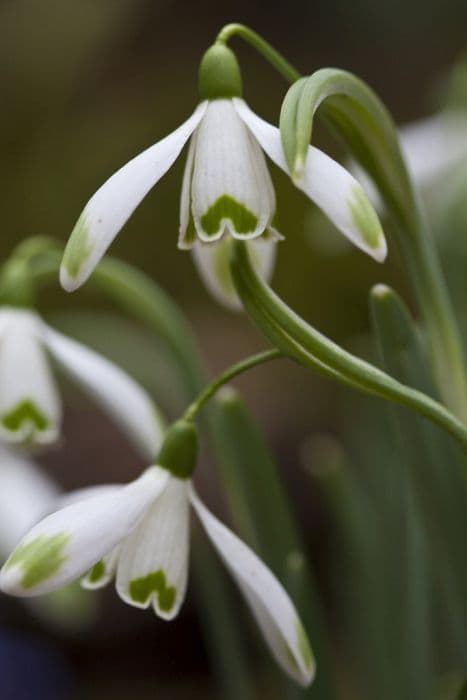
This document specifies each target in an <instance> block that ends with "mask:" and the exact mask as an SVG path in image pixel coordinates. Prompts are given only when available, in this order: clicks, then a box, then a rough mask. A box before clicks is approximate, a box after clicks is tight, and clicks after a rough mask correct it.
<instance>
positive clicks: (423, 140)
mask: <svg viewBox="0 0 467 700" xmlns="http://www.w3.org/2000/svg"><path fill="white" fill-rule="evenodd" d="M398 135H399V142H400V146H401V149H402V154H403V156H404V160H405V164H406V166H407V170H408V171H409V174H410V176H411V178H412V181H413V182H414V184H415V185H416V187H418V188H419V189H420V190H422V191H423V190H429V189H430V188H431V187H433V186H435V185H436V184H438V183H440V181H441V180H442V179H443V178H445V177H446V176H449V175H450V174H451V173H452V172H453V171H454V170H455V169H456V168H457V166H459V165H460V164H461V163H462V162H465V160H466V159H467V117H466V115H465V114H464V113H463V112H460V111H453V110H445V111H443V112H439V113H438V114H434V115H433V116H430V117H425V118H423V119H418V120H416V121H414V122H409V123H408V124H405V125H403V126H401V127H399V129H398ZM350 169H351V170H352V172H353V173H354V175H355V177H356V178H357V179H358V181H359V182H360V183H361V185H362V187H363V188H364V190H365V192H366V194H367V196H368V198H369V199H370V200H371V202H372V203H373V205H374V207H375V208H376V209H377V211H380V212H381V211H382V210H383V209H384V206H383V202H382V200H381V197H380V195H379V192H378V189H377V188H376V186H375V184H374V183H373V180H372V179H371V177H370V176H369V175H368V174H367V173H366V171H365V170H364V169H363V168H362V167H361V166H360V165H359V164H358V163H354V162H353V163H351V165H350Z"/></svg>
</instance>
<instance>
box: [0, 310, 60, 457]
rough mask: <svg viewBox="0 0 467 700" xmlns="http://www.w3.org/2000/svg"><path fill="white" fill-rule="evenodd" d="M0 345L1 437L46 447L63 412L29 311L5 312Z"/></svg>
mask: <svg viewBox="0 0 467 700" xmlns="http://www.w3.org/2000/svg"><path fill="white" fill-rule="evenodd" d="M4 314H8V316H5V318H7V319H8V320H7V323H6V325H5V328H4V330H3V333H2V338H1V342H0V437H1V438H2V439H4V440H5V441H7V442H15V443H16V442H24V443H36V444H42V443H49V442H52V441H54V440H55V439H56V438H57V436H58V433H59V429H60V424H61V418H62V409H61V404H60V399H59V396H58V393H57V390H56V387H55V383H54V381H53V378H52V375H51V372H50V368H49V363H48V360H47V357H46V355H45V352H44V350H43V347H42V341H43V339H42V324H41V320H40V319H39V317H38V316H36V314H34V313H33V312H31V311H23V310H19V309H11V310H9V311H8V312H6V311H4Z"/></svg>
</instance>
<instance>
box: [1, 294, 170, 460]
mask: <svg viewBox="0 0 467 700" xmlns="http://www.w3.org/2000/svg"><path fill="white" fill-rule="evenodd" d="M48 355H50V356H51V357H52V359H53V360H55V361H56V363H57V364H58V365H59V366H60V367H61V368H62V369H63V371H64V372H65V373H66V374H67V375H68V376H69V377H70V378H71V379H72V380H74V381H75V382H76V383H77V384H78V385H79V386H80V387H82V388H83V389H84V390H85V391H86V392H87V393H88V394H90V395H91V397H92V398H93V399H94V400H95V402H96V403H97V404H98V405H99V406H101V407H102V408H103V409H104V410H105V411H106V412H107V413H108V414H109V415H110V416H111V417H112V418H113V419H114V421H115V422H116V423H117V424H118V426H119V427H120V428H121V429H122V430H123V431H124V432H125V433H126V434H127V435H128V436H129V437H130V438H131V439H132V440H133V442H134V444H135V445H136V447H137V448H139V449H140V450H141V452H142V454H143V455H144V456H145V457H146V458H150V457H153V456H154V455H155V454H157V450H158V448H159V447H160V437H161V435H162V431H163V421H162V418H161V417H160V415H159V414H158V412H157V410H156V408H155V407H154V404H153V403H152V401H151V399H150V398H149V396H148V395H147V394H146V392H145V391H144V390H143V389H142V388H141V387H140V386H139V385H138V384H137V383H136V382H135V381H134V380H133V379H131V378H130V377H129V376H128V375H126V374H125V373H124V372H123V371H122V370H121V369H119V368H118V367H116V366H115V365H114V364H113V363H111V362H110V361H109V360H107V359H105V358H104V357H102V356H101V355H99V354H97V353H95V352H94V351H92V350H90V349H89V348H86V347H85V346H83V345H81V344H80V343H78V342H76V341H75V340H72V339H71V338H67V337H66V336H64V335H62V334H60V333H58V332H57V331H55V330H53V329H52V328H50V326H48V325H47V324H46V323H44V321H43V320H42V319H41V318H40V316H38V315H37V314H36V313H35V312H34V311H31V310H26V309H20V308H13V307H3V308H1V309H0V438H1V439H2V440H3V441H5V442H10V443H26V444H35V445H38V444H44V443H49V442H52V441H54V440H55V439H56V438H57V437H58V435H59V433H60V428H61V420H62V407H61V401H60V398H59V395H58V392H57V388H56V385H55V382H54V379H53V376H52V371H51V367H50V363H49V358H48Z"/></svg>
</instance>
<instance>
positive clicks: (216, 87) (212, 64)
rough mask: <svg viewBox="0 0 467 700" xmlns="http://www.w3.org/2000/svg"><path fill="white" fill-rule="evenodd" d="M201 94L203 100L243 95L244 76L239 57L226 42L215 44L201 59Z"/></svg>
mask: <svg viewBox="0 0 467 700" xmlns="http://www.w3.org/2000/svg"><path fill="white" fill-rule="evenodd" d="M199 94H200V97H201V99H202V100H216V99H222V98H232V97H241V95H242V76H241V73H240V67H239V65H238V61H237V57H236V56H235V54H234V52H233V51H232V49H229V48H228V47H227V46H225V45H224V44H214V46H211V47H210V48H209V49H208V50H207V51H206V53H205V54H204V56H203V58H202V59H201V64H200V67H199Z"/></svg>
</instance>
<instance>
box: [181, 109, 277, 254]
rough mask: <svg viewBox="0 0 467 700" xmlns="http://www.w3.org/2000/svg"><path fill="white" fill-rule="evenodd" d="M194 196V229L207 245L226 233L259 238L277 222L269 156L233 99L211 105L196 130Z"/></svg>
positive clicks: (192, 190) (242, 237) (192, 191)
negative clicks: (268, 164) (247, 126)
mask: <svg viewBox="0 0 467 700" xmlns="http://www.w3.org/2000/svg"><path fill="white" fill-rule="evenodd" d="M271 193H272V194H271ZM191 194H192V214H193V221H194V225H195V228H196V232H197V234H198V236H199V238H200V239H201V240H202V241H204V242H212V241H215V240H218V239H219V238H221V237H222V235H223V233H224V232H225V231H226V230H227V231H229V232H230V233H231V234H232V235H233V236H235V237H237V238H241V239H248V238H255V237H257V236H260V235H261V234H262V233H263V231H264V230H265V229H266V227H267V226H268V225H269V224H270V222H271V220H272V218H273V216H274V212H275V202H274V201H273V197H274V195H273V190H272V183H271V179H270V175H269V172H268V170H267V167H266V163H265V159H264V155H263V153H262V152H261V149H260V148H259V147H258V144H257V143H256V141H255V140H254V139H252V138H251V135H250V133H249V131H248V129H247V128H246V127H245V125H244V124H243V122H242V120H241V119H239V117H238V116H237V113H236V111H235V109H234V107H233V104H232V100H230V99H220V100H214V101H212V102H210V103H209V104H208V108H207V110H206V114H205V115H204V118H203V120H202V122H201V124H200V125H199V127H198V129H197V132H196V147H195V156H194V168H193V177H192V187H191Z"/></svg>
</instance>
